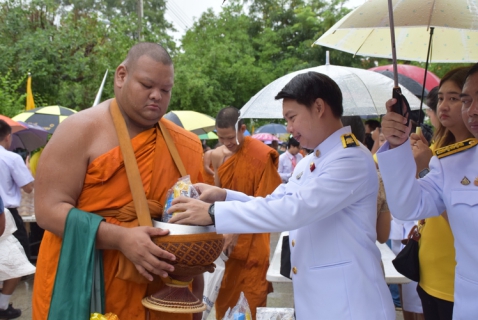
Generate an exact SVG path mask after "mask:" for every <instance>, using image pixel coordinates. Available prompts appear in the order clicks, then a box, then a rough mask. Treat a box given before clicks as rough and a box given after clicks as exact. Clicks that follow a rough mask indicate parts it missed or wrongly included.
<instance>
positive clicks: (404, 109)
mask: <svg viewBox="0 0 478 320" xmlns="http://www.w3.org/2000/svg"><path fill="white" fill-rule="evenodd" d="M392 92H393V98H394V99H397V103H395V104H394V105H393V106H392V111H393V112H395V113H398V114H399V115H402V116H403V117H405V118H407V124H406V125H407V127H408V124H409V123H410V113H411V109H410V104H409V103H408V101H407V98H405V96H404V95H403V94H402V90H401V89H400V87H395V88H393V91H392Z"/></svg>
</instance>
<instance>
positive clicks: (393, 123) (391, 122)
mask: <svg viewBox="0 0 478 320" xmlns="http://www.w3.org/2000/svg"><path fill="white" fill-rule="evenodd" d="M396 102H397V100H396V99H390V100H388V101H387V103H386V107H387V114H386V115H385V116H383V119H382V133H383V135H384V136H385V138H386V139H387V141H388V143H389V144H390V149H393V148H396V147H398V146H400V145H402V144H403V143H404V142H405V141H407V139H408V136H409V135H410V131H411V122H410V124H409V125H408V127H407V126H406V123H407V118H405V117H402V116H401V115H399V114H398V113H396V112H393V111H392V106H393V105H394V104H395V103H396Z"/></svg>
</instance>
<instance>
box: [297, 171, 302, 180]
mask: <svg viewBox="0 0 478 320" xmlns="http://www.w3.org/2000/svg"><path fill="white" fill-rule="evenodd" d="M303 173H304V172H303V171H302V172H301V173H299V174H298V175H296V176H295V178H296V179H297V180H300V178H301V177H302V174H303Z"/></svg>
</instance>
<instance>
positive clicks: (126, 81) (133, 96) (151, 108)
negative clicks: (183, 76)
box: [115, 55, 174, 127]
mask: <svg viewBox="0 0 478 320" xmlns="http://www.w3.org/2000/svg"><path fill="white" fill-rule="evenodd" d="M115 85H116V86H117V87H118V88H119V95H118V96H117V99H118V103H119V104H120V106H121V107H122V109H123V112H124V113H126V115H127V117H128V118H129V119H130V120H132V121H133V122H134V124H135V125H137V126H140V127H150V126H153V125H154V124H156V123H157V122H158V121H159V119H161V117H162V116H163V115H164V114H165V113H166V111H167V110H168V105H169V101H170V100H171V90H172V88H173V85H174V68H173V66H172V65H164V64H163V63H161V62H157V61H155V60H154V59H152V58H150V57H148V56H146V55H144V56H142V57H140V58H139V59H138V61H137V62H136V63H135V64H132V65H130V66H120V67H118V69H117V75H116V77H115Z"/></svg>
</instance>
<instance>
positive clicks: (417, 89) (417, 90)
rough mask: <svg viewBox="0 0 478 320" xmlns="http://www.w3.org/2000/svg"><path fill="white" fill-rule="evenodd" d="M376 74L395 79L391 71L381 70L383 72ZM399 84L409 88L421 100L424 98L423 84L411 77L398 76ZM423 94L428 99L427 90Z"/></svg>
mask: <svg viewBox="0 0 478 320" xmlns="http://www.w3.org/2000/svg"><path fill="white" fill-rule="evenodd" d="M374 71H375V70H374ZM375 72H378V73H381V74H383V75H384V76H387V77H389V78H390V79H393V72H391V71H388V70H381V71H375ZM398 83H399V84H401V85H402V86H404V87H405V88H407V89H408V91H410V92H411V93H413V94H414V95H416V96H417V97H418V98H419V99H420V98H422V90H423V86H422V84H421V83H419V82H417V81H416V80H414V79H412V78H410V77H407V76H404V75H403V74H400V73H399V74H398ZM423 94H424V96H425V97H426V96H427V95H428V90H426V89H425V91H424V93H423Z"/></svg>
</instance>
